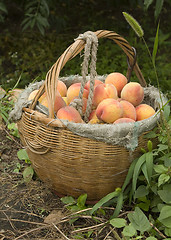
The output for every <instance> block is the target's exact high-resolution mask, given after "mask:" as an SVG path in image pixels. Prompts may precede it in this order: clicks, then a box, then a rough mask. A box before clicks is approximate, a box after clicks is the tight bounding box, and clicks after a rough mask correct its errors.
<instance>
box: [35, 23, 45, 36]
mask: <svg viewBox="0 0 171 240" xmlns="http://www.w3.org/2000/svg"><path fill="white" fill-rule="evenodd" d="M36 25H37V27H38V29H39V31H40V32H41V34H42V35H44V34H45V30H44V27H43V25H42V24H41V23H39V22H36Z"/></svg>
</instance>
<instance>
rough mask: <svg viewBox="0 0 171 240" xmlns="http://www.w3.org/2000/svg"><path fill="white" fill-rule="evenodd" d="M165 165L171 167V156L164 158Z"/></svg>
mask: <svg viewBox="0 0 171 240" xmlns="http://www.w3.org/2000/svg"><path fill="white" fill-rule="evenodd" d="M164 165H165V167H171V158H166V159H165V160H164Z"/></svg>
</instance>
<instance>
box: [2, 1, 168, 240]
mask: <svg viewBox="0 0 171 240" xmlns="http://www.w3.org/2000/svg"><path fill="white" fill-rule="evenodd" d="M33 2H34V1H31V3H32V4H33ZM42 2H46V1H42ZM64 2H65V1H64ZM130 2H131V1H130ZM145 2H146V3H148V1H145ZM149 2H151V3H152V1H149ZM153 2H154V1H153ZM157 2H158V1H156V3H157ZM82 4H83V3H82ZM94 4H95V3H94ZM66 5H67V4H66ZM109 5H110V4H109ZM146 7H147V8H148V7H149V8H150V5H148V4H147V5H146ZM65 9H66V8H65ZM4 12H5V11H4ZM47 13H48V12H46V14H47ZM80 14H81V13H80ZM102 16H103V14H102V15H100V14H99V17H102ZM110 20H111V18H110ZM122 21H123V23H124V24H122V26H121V27H120V29H123V28H124V27H123V25H126V24H127V23H125V21H124V18H123V19H122ZM144 21H145V20H144ZM146 21H147V22H146V23H148V20H146ZM46 24H47V23H46ZM80 25H81V23H80ZM141 25H142V24H141ZM28 26H29V25H28ZM39 27H40V26H39ZM115 27H116V26H115ZM93 28H94V29H95V30H97V26H96V25H95V23H94V25H93ZM116 28H117V27H116ZM120 29H117V30H120ZM157 29H158V30H157ZM161 29H162V30H161ZM39 30H40V31H42V30H41V27H40V29H39ZM78 30H79V31H76V32H75V33H74V32H72V31H71V32H70V36H71V37H70V38H68V35H66V33H65V34H64V35H62V34H61V35H60V36H57V35H56V34H54V33H50V32H49V33H48V34H47V36H46V39H45V38H44V37H43V36H41V35H38V34H37V32H34V33H33V35H30V34H29V32H25V33H24V32H23V33H16V34H14V36H15V39H16V41H14V40H13V39H14V38H13V36H12V35H11V33H10V31H8V30H7V31H6V34H4V32H3V34H2V35H1V37H0V41H1V42H3V43H4V42H5V43H6V44H1V50H2V52H3V53H4V54H3V55H2V56H1V57H0V61H1V63H2V64H1V66H0V69H1V75H0V79H1V85H2V86H3V88H5V90H6V91H7V92H6V93H5V94H4V93H3V95H1V94H0V142H1V146H0V173H1V174H0V222H1V224H0V227H1V228H0V238H2V239H49V240H50V239H53V240H54V239H58V240H59V239H97V240H101V239H106V240H107V239H108V240H109V239H110V240H111V239H123V240H127V239H147V240H155V239H166V240H167V239H171V225H170V224H171V195H170V193H171V140H170V133H171V114H170V107H169V101H168V105H167V106H163V108H161V122H160V124H159V125H158V126H157V127H156V128H155V129H154V130H153V131H151V132H150V133H149V134H148V135H146V140H147V148H146V149H142V155H141V156H140V157H139V158H137V159H135V160H134V161H133V163H132V164H131V166H130V169H129V171H128V175H127V178H126V179H125V183H124V184H123V186H122V188H117V189H116V190H115V191H114V192H112V193H110V194H109V195H107V196H105V197H104V198H103V199H101V200H100V201H99V202H98V203H97V204H95V205H89V204H87V202H86V199H87V194H83V195H81V196H80V197H78V199H74V198H73V197H72V196H69V197H63V198H61V199H60V198H59V197H58V196H56V195H55V194H53V193H52V192H51V191H50V190H49V189H48V186H46V185H45V184H43V183H42V182H41V181H40V180H39V178H38V176H37V175H36V174H35V172H34V170H33V169H32V167H31V165H30V160H29V159H28V156H27V153H26V151H25V149H24V148H23V146H22V145H21V143H20V139H19V135H18V130H17V127H16V124H15V123H13V122H8V114H9V111H10V110H11V109H12V107H13V104H14V100H13V99H12V98H11V94H10V92H8V90H10V89H12V88H13V87H14V85H15V87H21V88H24V87H25V85H28V83H29V82H32V81H37V80H41V79H44V77H45V74H46V72H47V70H48V69H49V67H50V66H51V65H52V64H53V63H54V62H55V61H56V59H57V56H59V55H60V54H62V53H63V51H64V50H65V48H66V46H68V45H69V44H71V43H72V39H74V38H75V37H77V35H78V34H79V33H80V28H79V29H78ZM86 30H87V29H86ZM88 30H89V29H88ZM92 30H93V29H92ZM109 30H110V29H109ZM112 30H115V29H112ZM163 30H164V29H163V28H162V22H160V26H159V27H158V25H156V27H155V28H154V29H153V30H152V31H153V33H149V29H147V34H146V31H144V32H145V38H146V36H148V33H149V36H150V37H149V38H148V39H147V38H146V40H147V44H148V47H149V51H150V52H151V55H152V59H153V61H151V59H149V56H148V52H147V49H146V46H145V45H144V44H143V41H142V40H141V39H139V37H137V36H136V35H135V34H134V32H133V30H132V28H129V29H128V31H127V34H128V36H127V39H128V40H129V42H131V43H132V45H133V46H134V45H136V48H137V49H138V62H139V63H140V67H141V69H143V74H144V76H145V79H147V80H148V83H150V84H152V85H155V86H157V87H158V86H159V87H160V89H161V90H162V91H163V92H164V93H165V94H166V95H167V96H168V100H169V99H170V96H171V95H170V90H169V88H170V84H169V72H170V61H169V54H168V51H167V48H168V46H170V40H169V37H170V35H169V33H167V31H164V32H163ZM116 32H117V31H116ZM156 32H157V33H156ZM118 33H120V31H118ZM44 34H46V32H45V33H44ZM124 34H125V33H124V32H123V36H124ZM21 36H22V38H21ZM33 39H34V41H33ZM156 39H157V40H156ZM37 42H38V43H37ZM102 42H103V43H102V44H100V45H99V52H98V59H99V61H98V62H97V70H98V73H99V74H104V73H106V72H108V73H109V72H112V71H113V70H117V71H122V72H123V71H124V70H123V69H126V68H127V63H126V61H125V56H124V55H122V54H120V50H118V49H117V48H115V47H113V43H112V42H110V41H109V42H107V41H106V40H102ZM38 45H39V47H38ZM57 46H58V47H57ZM114 56H115V57H114ZM107 58H108V59H107ZM113 58H114V60H113ZM81 62H82V59H81V58H80V57H79V56H78V58H77V59H75V60H74V59H73V61H71V62H70V63H68V65H67V66H66V68H65V69H64V70H63V74H64V75H69V74H78V73H79V72H80V64H81ZM154 67H155V68H156V71H157V76H158V80H159V83H158V82H157V81H156V74H155V71H154ZM124 73H125V72H124ZM35 76H36V77H35ZM132 80H135V81H136V78H135V76H134V75H133V76H132ZM16 83H17V84H16ZM156 139H157V141H158V144H157V146H156V147H154V146H155V144H154V143H155V141H156Z"/></svg>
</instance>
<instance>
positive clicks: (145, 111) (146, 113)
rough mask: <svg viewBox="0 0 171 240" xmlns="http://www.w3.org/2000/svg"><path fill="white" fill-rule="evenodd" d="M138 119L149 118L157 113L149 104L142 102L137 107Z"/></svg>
mask: <svg viewBox="0 0 171 240" xmlns="http://www.w3.org/2000/svg"><path fill="white" fill-rule="evenodd" d="M136 114H137V121H141V120H143V119H147V118H149V117H151V116H153V115H154V114H155V110H154V108H153V107H151V106H150V105H148V104H140V105H139V106H137V107H136Z"/></svg>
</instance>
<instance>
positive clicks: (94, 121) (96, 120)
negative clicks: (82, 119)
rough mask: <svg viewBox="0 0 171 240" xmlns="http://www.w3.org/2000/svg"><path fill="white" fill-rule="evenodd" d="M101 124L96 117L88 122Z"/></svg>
mask: <svg viewBox="0 0 171 240" xmlns="http://www.w3.org/2000/svg"><path fill="white" fill-rule="evenodd" d="M97 123H98V124H101V121H100V120H99V119H98V118H92V119H91V120H90V121H89V122H88V124H97Z"/></svg>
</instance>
